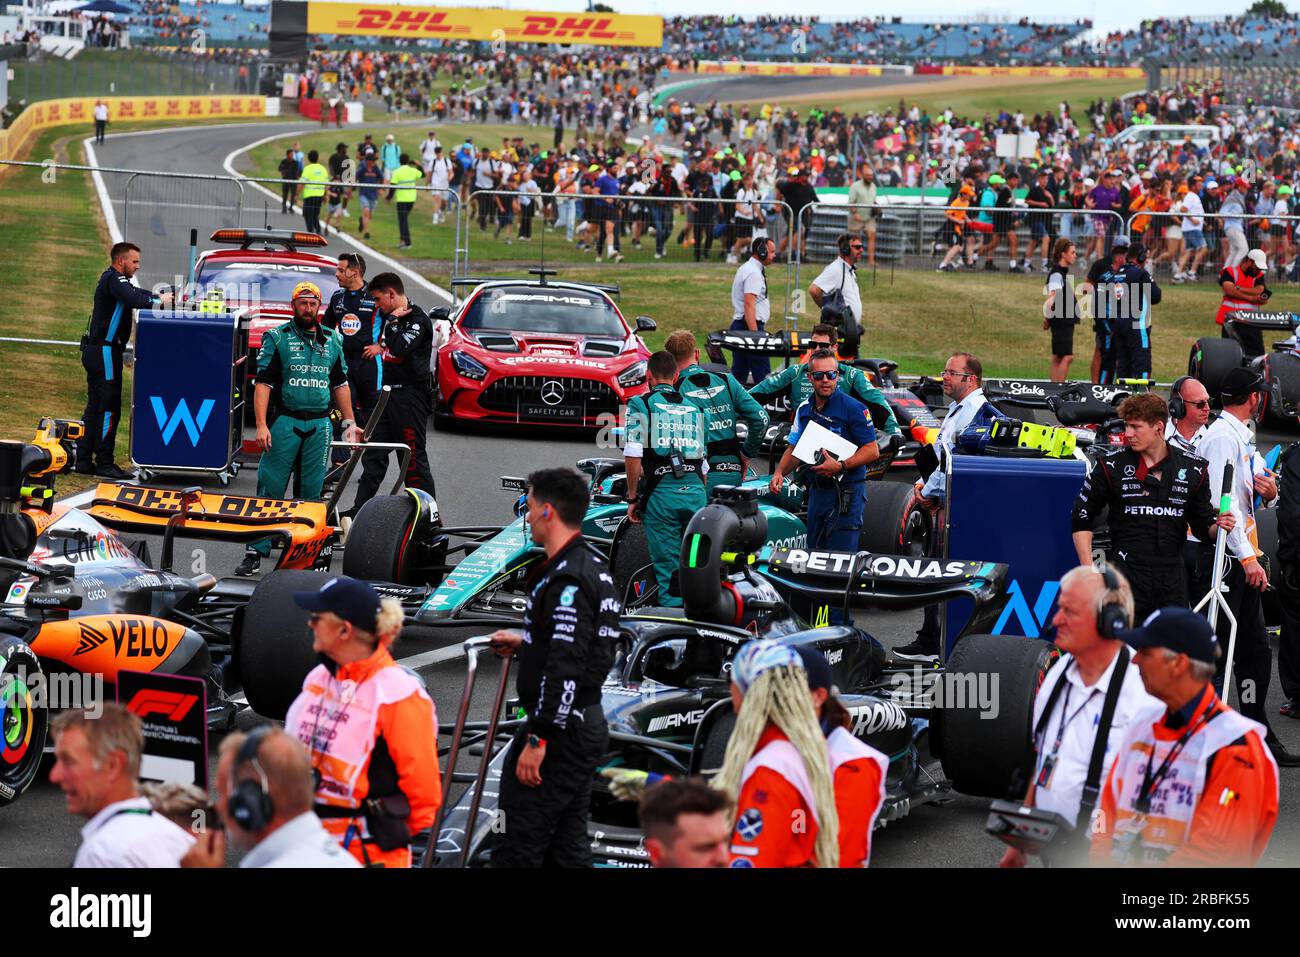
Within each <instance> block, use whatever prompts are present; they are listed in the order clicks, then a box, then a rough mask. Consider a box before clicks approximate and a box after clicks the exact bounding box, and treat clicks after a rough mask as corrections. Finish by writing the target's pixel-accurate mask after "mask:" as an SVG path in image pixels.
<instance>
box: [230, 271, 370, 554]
mask: <svg viewBox="0 0 1300 957" xmlns="http://www.w3.org/2000/svg"><path fill="white" fill-rule="evenodd" d="M320 303H321V295H320V288H319V287H318V286H317V285H316V284H315V283H310V282H300V283H298V285H296V286H294V287H293V319H292V320H291V321H289V322H286V323H285V324H284V325H282V326H276V327H275V328H274V329H271V330H269V331H268V332H267V333H266V334H265V335H264V336H263V337H262V347H261V349H260V350H259V351H258V353H257V385H256V387H255V389H254V393H253V414H254V416H255V418H256V420H257V444H258V446H260V447H261V449H262V459H261V461H260V462H259V463H258V466H257V494H258V495H260V496H264V497H266V498H283V497H284V493H285V489H286V488H288V485H289V473H290V472H293V471H297V473H298V485H299V496H300V497H301V498H304V499H319V498H320V497H321V489H322V487H323V486H324V484H325V471H326V469H327V468H328V466H329V456H330V439H331V438H332V437H333V429H332V428H331V426H330V420H329V413H330V402H331V400H333V403H334V405H336V406H338V409H339V411H340V412H342V413H343V440H344V441H345V442H357V441H360V439H361V430H360V429H358V428H357V425H356V422H355V421H354V420H353V416H352V394H351V391H350V390H349V389H348V369H347V366H346V364H344V362H343V339H342V337H341V336H340V335H339V334H338V333H337V332H336V331H334V330H333V329H326V328H323V327H322V326H321V324H320V321H319V318H318V316H319V313H320ZM273 391H274V393H275V416H274V418H272V419H271V420H270V425H269V426H268V424H267V421H268V420H267V412H268V410H269V409H270V407H271V394H272V392H273ZM270 554H271V540H270V539H269V538H264V539H260V540H259V541H256V542H253V544H251V545H249V546H248V550H247V551H246V552H245V553H244V560H243V561H242V562H240V564H239V567H238V568H236V569H235V574H236V575H243V576H249V575H256V574H257V572H258V570H259V569H260V568H261V565H262V559H263V558H265V557H266V556H267V555H270Z"/></svg>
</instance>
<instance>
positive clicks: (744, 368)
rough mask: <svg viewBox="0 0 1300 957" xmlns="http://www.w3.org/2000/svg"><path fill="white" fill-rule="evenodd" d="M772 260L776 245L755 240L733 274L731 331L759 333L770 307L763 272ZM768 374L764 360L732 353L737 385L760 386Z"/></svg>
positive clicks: (767, 367)
mask: <svg viewBox="0 0 1300 957" xmlns="http://www.w3.org/2000/svg"><path fill="white" fill-rule="evenodd" d="M775 260H776V243H774V242H772V240H770V239H763V238H759V239H755V240H754V241H753V243H751V244H750V248H749V258H748V259H746V260H745V262H744V263H743V264H741V266H740V268H739V269H737V270H736V277H735V278H734V279H733V280H732V281H731V317H732V318H731V331H733V332H738V331H740V330H748V331H749V332H762V331H763V330H764V328H765V327H766V326H767V320H768V318H769V317H770V316H771V314H772V304H771V302H770V301H768V298H767V272H766V271H765V268H764V267H766V266H770V265H771V264H772V263H773V262H774V261H775ZM771 371H772V363H771V360H769V359H768V358H767V356H761V355H752V354H748V353H744V352H736V353H735V355H733V356H732V359H731V374H732V375H734V376H735V377H736V379H737V380H738V381H739V382H740V384H741V385H744V386H747V385H749V383H750V379H751V378H752V379H753V381H754V382H755V383H757V382H762V381H763V379H764V378H765V377H766V376H767V374H768V373H769V372H771Z"/></svg>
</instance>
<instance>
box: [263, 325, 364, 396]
mask: <svg viewBox="0 0 1300 957" xmlns="http://www.w3.org/2000/svg"><path fill="white" fill-rule="evenodd" d="M257 381H258V382H261V383H264V384H266V385H269V386H270V387H271V388H272V389H274V390H275V396H276V405H277V406H279V407H280V408H282V409H288V410H290V411H292V412H301V413H305V414H310V413H318V414H319V415H320V416H321V417H322V418H323V417H324V416H326V415H328V414H329V410H330V397H331V396H332V395H333V394H334V390H335V389H337V388H339V387H340V386H345V385H347V384H348V367H347V364H346V363H345V362H344V361H343V338H342V337H341V336H340V335H339V334H338V333H337V332H336V331H334V330H333V329H326V328H325V327H324V326H317V327H316V335H315V336H312V337H310V338H309V337H307V336H305V335H303V333H302V332H301V331H300V330H299V329H298V327H297V326H295V325H294V323H293V320H290V321H289V322H286V323H285V324H284V325H282V326H276V327H275V328H274V329H271V330H270V331H268V332H267V333H266V334H265V335H263V336H262V346H261V348H260V349H259V350H258V352H257Z"/></svg>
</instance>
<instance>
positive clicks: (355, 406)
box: [320, 253, 384, 429]
mask: <svg viewBox="0 0 1300 957" xmlns="http://www.w3.org/2000/svg"><path fill="white" fill-rule="evenodd" d="M334 275H335V278H337V279H338V281H339V288H338V289H336V290H334V295H332V296H331V297H330V301H329V305H328V306H326V307H325V312H324V314H323V315H322V316H321V320H320V321H321V325H322V326H325V327H326V328H329V329H337V330H338V333H339V335H340V336H341V337H342V338H343V361H344V362H346V363H347V366H348V385H349V386H351V388H352V414H353V415H355V416H356V419H357V425H359V426H361V428H363V429H364V428H365V426H366V420H367V419H368V418H369V417H370V413H371V412H372V411H373V410H374V408H375V402H376V401H377V400H378V398H379V390H380V389H381V388H383V385H384V382H383V362H382V360H381V359H380V358H379V357H378V356H375V357H374V358H371V359H367V358H366V357H365V349H366V346H371V345H374V344H375V343H377V342H378V341H379V336H380V332H381V331H382V330H381V329H380V328H379V310H378V308H377V307H376V306H375V300H374V299H373V298H371V295H370V290H369V289H368V288H366V261H365V259H363V258H362V257H361V254H360V253H339V264H338V268H337V269H336V271H335V273H334Z"/></svg>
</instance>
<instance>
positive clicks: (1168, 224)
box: [1129, 210, 1300, 281]
mask: <svg viewBox="0 0 1300 957" xmlns="http://www.w3.org/2000/svg"><path fill="white" fill-rule="evenodd" d="M1143 217H1149V219H1148V221H1147V222H1146V223H1143V222H1142V218H1143ZM1190 218H1191V217H1187V216H1186V214H1185V213H1182V212H1174V211H1173V210H1170V211H1168V212H1159V213H1155V212H1152V213H1146V212H1138V213H1135V214H1134V215H1133V216H1131V217H1130V219H1129V236H1130V239H1131V241H1132V242H1135V243H1136V242H1141V243H1142V244H1143V245H1145V246H1146V248H1147V270H1148V271H1149V272H1150V273H1151V275H1152V276H1153V277H1156V278H1160V277H1163V276H1168V275H1171V274H1173V272H1174V270H1175V268H1176V267H1178V268H1179V269H1180V270H1181V264H1182V263H1183V262H1186V264H1187V266H1188V267H1190V266H1191V265H1192V262H1193V257H1194V256H1195V255H1196V252H1197V250H1199V249H1200V248H1201V247H1199V246H1198V247H1196V249H1193V248H1192V247H1191V246H1190V245H1189V244H1188V239H1187V236H1186V233H1187V229H1186V228H1185V226H1184V223H1183V221H1184V219H1190ZM1195 219H1196V220H1200V221H1201V236H1202V239H1203V241H1204V243H1205V246H1204V248H1205V250H1206V252H1205V253H1204V255H1203V256H1201V264H1200V268H1199V270H1198V274H1199V276H1200V277H1201V278H1207V277H1208V278H1209V279H1210V280H1211V281H1214V280H1216V279H1217V278H1218V275H1219V272H1220V270H1221V269H1223V267H1224V266H1229V265H1231V266H1236V265H1239V264H1240V263H1241V261H1242V260H1243V259H1244V258H1245V255H1246V253H1247V252H1248V251H1250V250H1252V249H1262V250H1263V251H1264V254H1265V256H1266V257H1267V258H1268V268H1269V272H1270V273H1271V274H1273V275H1274V276H1276V275H1278V274H1279V269H1280V270H1281V271H1282V272H1283V273H1286V272H1289V267H1290V266H1291V263H1292V261H1293V260H1294V259H1295V257H1296V252H1297V240H1298V239H1300V235H1298V234H1297V227H1296V224H1297V223H1300V216H1274V215H1271V214H1263V213H1253V212H1247V213H1246V214H1245V215H1238V214H1228V215H1225V214H1224V213H1222V212H1216V213H1203V214H1202V215H1200V216H1197V217H1195ZM1234 220H1239V221H1240V222H1241V225H1242V229H1241V236H1242V239H1241V241H1239V242H1233V241H1232V240H1231V239H1230V237H1229V235H1228V232H1229V231H1228V225H1229V223H1230V222H1231V221H1234ZM1135 225H1136V226H1137V227H1138V229H1137V230H1136V231H1134V226H1135Z"/></svg>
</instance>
